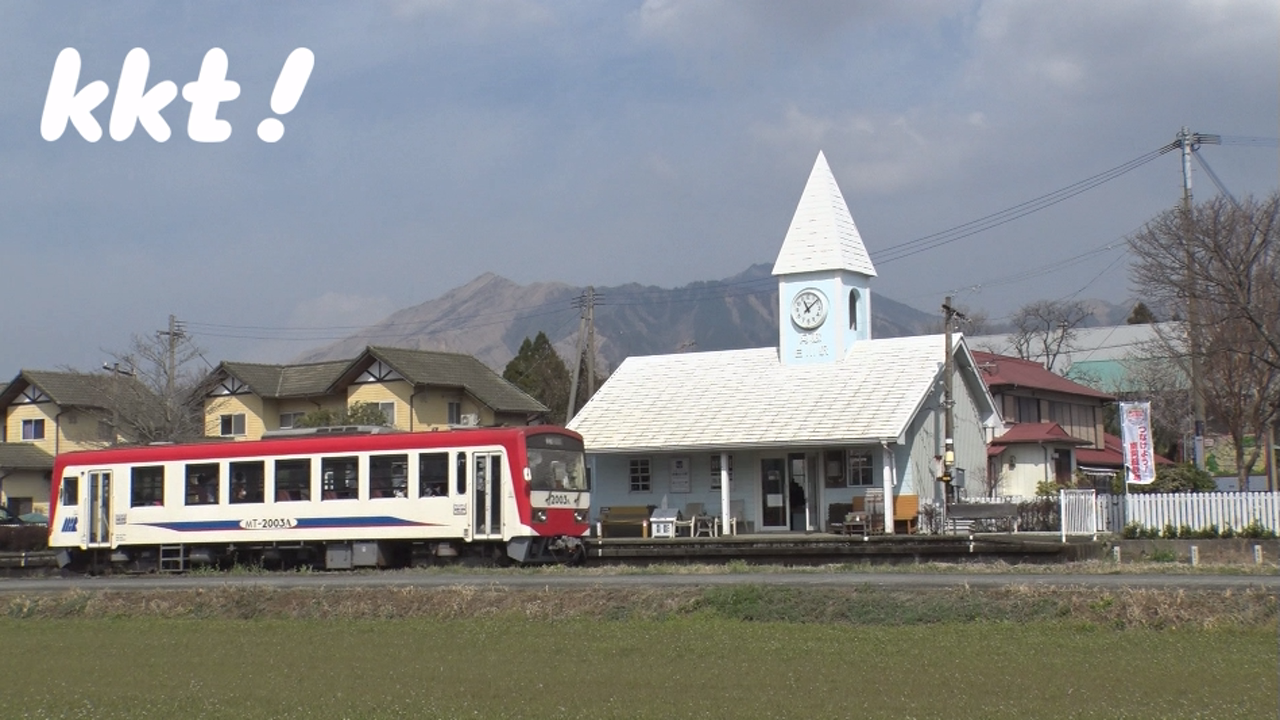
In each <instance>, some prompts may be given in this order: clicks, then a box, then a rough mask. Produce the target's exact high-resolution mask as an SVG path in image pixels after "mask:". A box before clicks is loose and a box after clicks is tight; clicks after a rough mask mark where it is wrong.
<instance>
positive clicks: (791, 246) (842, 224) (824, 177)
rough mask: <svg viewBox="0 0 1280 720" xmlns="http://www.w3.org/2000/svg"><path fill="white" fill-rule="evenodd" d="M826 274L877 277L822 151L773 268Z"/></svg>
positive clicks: (780, 272)
mask: <svg viewBox="0 0 1280 720" xmlns="http://www.w3.org/2000/svg"><path fill="white" fill-rule="evenodd" d="M823 270H848V271H850V272H855V273H860V274H862V275H866V276H868V277H875V274H876V269H875V266H874V265H872V264H871V257H870V256H869V255H867V248H866V247H865V246H864V245H863V244H862V236H861V235H859V234H858V226H856V225H854V224H853V216H852V215H850V214H849V206H848V205H846V204H845V202H844V196H843V195H841V194H840V186H839V185H836V179H835V177H834V176H833V175H832V174H831V168H830V166H828V165H827V158H826V156H825V155H823V154H822V151H818V160H817V162H815V163H814V164H813V171H812V172H810V173H809V182H808V183H806V184H805V186H804V193H803V194H802V195H801V196H800V204H799V205H797V206H796V214H795V216H794V217H792V218H791V227H790V228H788V229H787V237H786V239H784V240H783V241H782V250H780V251H779V252H778V259H777V261H776V262H775V263H774V264H773V274H774V275H788V274H792V273H803V272H815V271H823Z"/></svg>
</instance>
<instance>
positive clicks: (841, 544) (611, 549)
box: [586, 532, 1106, 565]
mask: <svg viewBox="0 0 1280 720" xmlns="http://www.w3.org/2000/svg"><path fill="white" fill-rule="evenodd" d="M586 545H587V559H588V562H592V561H597V562H619V563H623V562H625V563H646V562H647V563H659V562H676V563H680V562H685V563H696V562H716V563H722V562H725V561H726V560H731V559H741V560H745V561H747V562H755V563H761V564H796V565H813V564H825V563H841V562H871V563H903V562H906V563H911V562H981V561H997V560H1000V561H1004V562H1008V563H1056V562H1068V561H1073V560H1085V559H1094V558H1100V557H1102V556H1103V554H1104V553H1105V552H1106V546H1105V542H1103V541H1101V540H1095V539H1094V538H1092V537H1089V536H1082V537H1069V538H1068V539H1067V542H1063V541H1062V538H1061V536H1060V535H1059V534H1058V533H1035V532H1020V533H978V534H973V535H967V534H966V535H867V536H863V535H837V534H832V533H820V532H810V533H799V532H791V533H786V532H783V533H756V534H748V535H721V536H717V537H675V538H635V537H619V538H599V537H592V538H587V539H586Z"/></svg>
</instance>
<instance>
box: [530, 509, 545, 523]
mask: <svg viewBox="0 0 1280 720" xmlns="http://www.w3.org/2000/svg"><path fill="white" fill-rule="evenodd" d="M533 521H534V522H536V523H544V522H546V521H547V511H546V510H534V511H533Z"/></svg>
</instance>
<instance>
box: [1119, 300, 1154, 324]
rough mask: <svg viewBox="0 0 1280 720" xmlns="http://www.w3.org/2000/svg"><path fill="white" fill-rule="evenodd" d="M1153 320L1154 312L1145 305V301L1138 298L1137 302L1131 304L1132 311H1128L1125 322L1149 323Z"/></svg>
mask: <svg viewBox="0 0 1280 720" xmlns="http://www.w3.org/2000/svg"><path fill="white" fill-rule="evenodd" d="M1155 321H1156V315H1155V313H1153V312H1151V308H1149V307H1147V304H1146V303H1144V302H1142V301H1141V300H1139V301H1138V304H1137V305H1134V306H1133V312H1131V313H1129V319H1127V320H1125V324H1127V325H1150V324H1151V323H1153V322H1155Z"/></svg>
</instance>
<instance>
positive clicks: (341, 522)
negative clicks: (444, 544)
mask: <svg viewBox="0 0 1280 720" xmlns="http://www.w3.org/2000/svg"><path fill="white" fill-rule="evenodd" d="M296 520H297V521H298V524H297V525H294V526H293V527H292V528H288V529H289V530H305V529H309V528H379V527H381V528H389V527H423V526H427V525H433V524H435V523H421V522H415V521H413V520H405V519H404V518H398V517H391V516H390V515H375V516H373V517H360V516H352V517H326V518H296ZM138 524H139V525H149V526H151V527H158V528H163V529H165V530H176V531H178V532H207V531H211V530H242V529H243V528H241V527H240V521H239V520H188V521H185V522H165V523H138ZM278 529H281V530H283V529H285V528H278ZM246 532H260V531H258V530H253V531H246Z"/></svg>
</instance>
